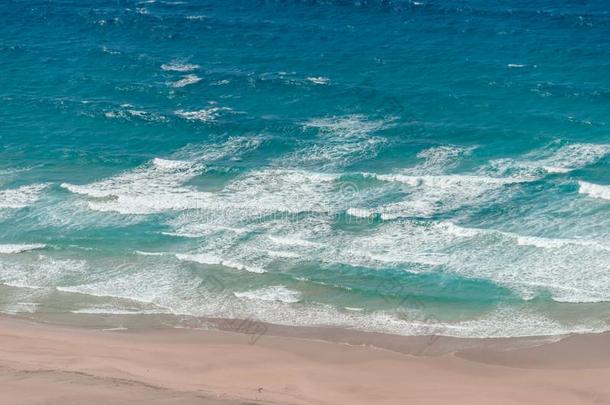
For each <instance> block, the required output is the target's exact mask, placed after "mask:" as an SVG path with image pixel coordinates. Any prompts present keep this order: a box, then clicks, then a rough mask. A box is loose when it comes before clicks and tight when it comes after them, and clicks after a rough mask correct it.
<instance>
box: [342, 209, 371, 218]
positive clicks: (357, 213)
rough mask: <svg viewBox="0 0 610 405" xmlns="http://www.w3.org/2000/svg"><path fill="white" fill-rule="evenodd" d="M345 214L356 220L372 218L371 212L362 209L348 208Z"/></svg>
mask: <svg viewBox="0 0 610 405" xmlns="http://www.w3.org/2000/svg"><path fill="white" fill-rule="evenodd" d="M347 213H348V215H351V216H353V217H358V218H370V217H372V216H373V212H371V210H368V209H364V208H348V209H347Z"/></svg>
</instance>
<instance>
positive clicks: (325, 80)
mask: <svg viewBox="0 0 610 405" xmlns="http://www.w3.org/2000/svg"><path fill="white" fill-rule="evenodd" d="M307 80H309V81H310V82H312V83H314V84H328V83H329V82H330V79H329V78H328V77H324V76H318V77H308V78H307Z"/></svg>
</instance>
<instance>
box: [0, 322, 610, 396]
mask: <svg viewBox="0 0 610 405" xmlns="http://www.w3.org/2000/svg"><path fill="white" fill-rule="evenodd" d="M288 329H289V328H288ZM288 329H286V328H276V329H273V328H270V329H269V330H268V331H267V333H266V334H265V335H264V336H262V337H261V338H260V339H258V340H257V341H256V342H255V344H250V343H252V339H251V336H249V335H248V334H243V333H234V332H225V331H201V330H192V329H167V328H165V329H150V328H149V329H146V330H131V329H129V330H116V331H103V330H100V329H95V328H84V327H69V326H57V325H49V324H43V323H38V322H32V321H28V320H24V319H18V318H14V317H0V404H2V405H5V404H6V405H21V404H28V405H31V404H40V405H43V404H44V405H83V404H87V405H97V404H100V405H102V404H103V405H106V404H108V405H123V404H125V405H127V404H130V405H133V404H168V405H169V404H171V405H187V404H189V405H190V404H227V405H229V404H258V403H260V404H350V405H355V404H367V405H369V404H401V405H403V404H468V405H476V404H486V405H489V404H528V403H532V404H533V403H536V404H554V405H556V404H594V403H595V404H610V383H609V382H610V335H609V334H599V335H581V336H572V337H567V338H565V339H563V340H561V341H559V342H555V343H548V344H544V345H542V346H537V347H524V346H526V345H527V344H530V345H531V343H532V341H529V343H528V342H526V341H524V340H479V341H466V340H460V339H440V340H431V339H430V338H416V339H413V338H412V339H409V338H402V337H396V336H383V335H378V334H364V333H357V332H349V331H342V332H340V331H338V330H334V329H327V330H325V329H320V328H318V329H311V328H310V329H309V332H311V333H310V334H309V337H308V338H305V337H301V336H302V335H304V334H305V331H304V330H299V329H292V330H293V332H294V333H293V336H299V337H289V336H287V335H288V334H289V333H288V332H287V330H288ZM278 335H280V336H278ZM312 337H318V338H322V337H323V338H325V339H326V338H332V337H334V339H328V340H335V342H328V341H322V340H313V339H311V338H312ZM365 340H368V342H366V341H365ZM346 341H350V342H351V343H363V344H364V343H370V342H374V343H375V344H376V345H378V346H384V347H386V349H380V348H375V347H371V346H368V345H363V346H354V345H348V344H345V343H337V342H346ZM431 342H432V343H434V345H433V346H432V347H434V349H433V350H430V351H424V350H421V349H422V348H425V347H428V346H430V343H431ZM378 343H379V344H378ZM510 347H512V349H511V348H510ZM515 347H518V348H515ZM388 349H392V350H388ZM395 350H396V351H395ZM409 352H411V353H413V352H417V353H425V355H419V356H413V355H410V354H406V353H409Z"/></svg>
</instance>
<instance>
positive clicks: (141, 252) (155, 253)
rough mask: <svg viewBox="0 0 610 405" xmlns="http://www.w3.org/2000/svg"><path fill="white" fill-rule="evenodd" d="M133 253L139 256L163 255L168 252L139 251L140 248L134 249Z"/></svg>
mask: <svg viewBox="0 0 610 405" xmlns="http://www.w3.org/2000/svg"><path fill="white" fill-rule="evenodd" d="M135 254H137V255H141V256H165V255H168V254H170V253H167V252H144V251H141V250H136V251H135Z"/></svg>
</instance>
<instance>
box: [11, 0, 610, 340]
mask: <svg viewBox="0 0 610 405" xmlns="http://www.w3.org/2000/svg"><path fill="white" fill-rule="evenodd" d="M609 37H610V9H609V8H608V3H607V2H606V1H602V0H593V1H519V0H510V1H483V0H451V1H450V0H420V1H389V0H388V1H374V0H371V1H364V0H361V1H353V0H342V1H339V0H337V1H332V0H327V1H271V0H269V1H255V0H247V1H245V0H244V1H239V0H235V1H203V0H201V1H196V0H184V1H161V0H149V1H126V0H117V1H102V0H89V1H76V0H61V1H39V0H32V1H17V0H5V1H2V2H1V4H0V102H1V105H2V108H1V110H0V123H1V124H0V146H1V147H0V312H3V313H11V314H21V315H26V316H34V315H39V316H44V314H63V315H65V316H70V315H71V314H74V315H76V314H153V315H154V314H163V315H164V316H166V315H176V316H182V315H192V316H197V317H203V318H239V319H257V320H261V321H265V322H271V323H277V324H282V325H298V326H328V325H332V326H337V327H344V328H351V329H357V330H365V331H378V332H387V333H394V334H402V335H424V334H441V335H448V336H458V337H500V336H501V337H512V336H542V335H559V334H564V333H570V332H576V333H583V332H592V331H602V330H608V329H610V305H609V304H608V301H610V127H609V125H610V121H609V119H610V116H609V115H608V112H609V111H610V74H609V72H610V42H608V40H607V39H608V38H609Z"/></svg>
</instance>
